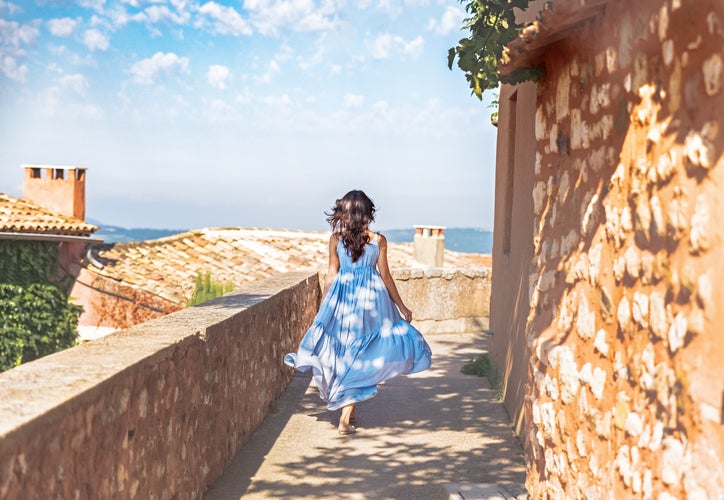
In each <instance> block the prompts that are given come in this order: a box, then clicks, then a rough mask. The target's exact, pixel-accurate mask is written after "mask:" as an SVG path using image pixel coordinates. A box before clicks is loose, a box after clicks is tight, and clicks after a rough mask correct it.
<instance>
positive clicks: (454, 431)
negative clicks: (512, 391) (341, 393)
mask: <svg viewBox="0 0 724 500" xmlns="http://www.w3.org/2000/svg"><path fill="white" fill-rule="evenodd" d="M426 339H427V340H428V342H429V343H430V346H431V348H432V351H433V366H432V368H431V369H429V370H427V371H425V372H422V373H418V374H415V375H411V376H408V377H398V378H396V379H393V380H391V381H389V382H387V383H385V384H382V385H380V387H379V393H378V394H377V396H376V397H374V398H372V399H371V400H369V401H366V402H363V403H362V404H360V405H359V406H358V425H357V428H358V432H357V433H356V434H353V435H350V436H340V435H338V434H337V432H336V424H337V420H338V418H339V411H335V412H330V411H327V410H326V408H325V406H324V404H323V402H322V401H321V400H320V399H319V396H318V394H317V391H316V389H315V388H314V386H313V384H311V385H310V377H308V376H305V375H301V374H297V375H296V376H295V377H294V379H293V380H292V382H291V384H290V385H289V388H288V389H287V391H286V392H285V394H284V395H283V396H282V397H281V398H280V400H279V402H278V405H277V407H276V409H275V410H274V411H273V412H272V413H271V414H270V415H269V416H268V417H267V418H266V420H265V421H264V424H263V425H262V426H261V427H260V428H259V429H258V430H257V431H256V432H255V433H254V435H253V436H252V438H251V440H250V441H249V442H248V443H247V444H246V445H245V446H244V448H243V449H242V450H241V452H240V453H239V454H238V455H237V456H236V457H235V459H234V461H233V463H232V464H231V466H230V467H229V469H228V470H227V472H226V473H225V475H224V476H223V477H221V478H220V479H219V480H218V481H217V482H216V483H215V484H213V485H212V486H211V487H210V488H209V489H208V491H207V492H206V494H205V495H204V499H205V500H230V499H238V498H244V499H262V498H294V499H303V498H310V499H312V498H314V499H320V498H345V499H378V498H379V499H387V498H391V499H425V500H434V499H448V498H458V499H468V500H469V499H472V498H485V499H491V500H492V499H493V498H501V499H503V498H511V497H512V495H511V496H509V497H506V496H504V495H505V493H513V495H517V494H519V493H521V492H522V493H524V490H523V489H522V485H523V483H524V481H525V464H524V458H523V450H522V448H521V446H520V443H519V441H518V439H517V438H516V437H515V435H514V433H513V430H512V428H511V425H510V421H509V419H508V416H507V414H506V412H505V410H504V408H503V406H502V404H500V403H499V402H498V401H497V400H496V399H495V395H494V393H493V391H492V390H491V389H490V386H489V385H488V381H487V379H484V378H479V377H475V376H469V375H463V374H461V373H460V367H461V366H462V365H463V364H464V363H465V362H466V361H468V360H469V359H472V358H474V357H475V356H477V355H478V354H480V353H481V352H484V351H485V350H486V340H487V338H486V336H485V335H484V334H445V335H442V334H441V335H428V336H426ZM491 483H492V484H491ZM501 487H502V488H501Z"/></svg>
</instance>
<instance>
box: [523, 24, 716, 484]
mask: <svg viewBox="0 0 724 500" xmlns="http://www.w3.org/2000/svg"><path fill="white" fill-rule="evenodd" d="M670 15H671V16H673V14H670ZM676 18H677V19H676V21H674V20H673V19H671V20H670V21H669V22H670V24H671V26H670V27H669V32H670V33H672V32H676V33H683V32H685V31H686V30H690V29H691V26H690V24H687V25H686V27H685V26H684V24H686V22H687V21H686V20H685V19H687V18H688V14H682V13H681V11H679V12H678V13H677V16H676ZM629 22H630V19H629ZM630 28H631V26H630V25H629V29H630ZM621 29H622V30H623V28H621ZM677 29H680V31H676V30H677ZM622 36H623V35H622ZM693 38H695V37H693ZM693 38H692V39H693ZM700 39H701V37H700ZM717 40H718V44H719V45H717V47H720V43H721V39H719V38H717ZM573 43H575V42H574V41H571V40H568V41H563V42H561V43H560V49H558V48H557V50H556V51H555V53H553V52H552V51H549V53H548V54H547V57H546V65H547V66H546V69H547V74H548V75H549V78H548V79H547V80H545V81H543V82H542V83H541V85H540V88H539V103H538V109H539V115H538V116H537V117H536V120H537V121H538V120H542V122H543V123H542V126H541V129H545V130H554V131H557V132H556V133H557V136H556V137H552V138H550V140H549V139H548V138H544V137H538V141H539V148H540V149H541V150H544V151H543V156H542V164H541V171H540V174H539V175H537V179H536V180H537V184H536V186H535V189H534V193H533V198H534V205H535V206H534V210H535V213H536V216H537V217H538V219H536V227H535V231H536V232H535V238H534V242H535V243H534V245H535V247H534V260H533V262H534V264H533V266H534V267H533V268H534V270H535V274H534V278H535V288H534V295H533V298H532V301H531V304H532V308H533V309H532V310H531V315H530V317H529V324H528V331H529V337H528V341H529V345H530V346H531V347H532V349H533V363H532V364H531V366H532V372H531V374H530V377H529V380H530V382H531V388H530V390H529V394H530V395H531V397H530V398H528V399H527V401H526V420H527V421H528V422H530V423H531V424H530V425H532V429H530V433H529V435H527V436H526V440H527V445H528V448H529V454H528V457H529V460H530V462H531V467H530V470H529V478H528V481H529V486H530V485H532V486H533V488H531V492H532V493H533V494H534V495H536V494H542V492H543V491H544V489H546V488H547V491H548V492H549V493H550V492H555V491H560V488H561V486H560V485H561V484H563V485H566V484H567V485H569V486H570V485H580V484H588V485H589V486H590V488H592V489H595V491H598V492H599V493H600V492H601V491H603V490H606V491H610V492H613V494H614V495H615V496H619V495H625V494H630V490H628V489H627V488H628V486H627V485H626V484H624V483H626V482H627V481H628V483H627V484H628V485H630V484H631V481H632V477H636V476H635V474H638V480H639V481H640V480H641V477H642V474H643V475H644V477H645V476H646V474H652V471H653V486H651V487H652V488H653V491H654V492H655V493H657V492H662V491H666V490H667V489H668V491H670V492H673V493H677V494H680V493H683V489H682V488H683V486H682V481H683V479H682V475H683V474H684V471H683V469H677V470H675V471H673V472H671V474H673V475H672V476H667V473H668V472H669V470H668V469H667V468H666V465H665V464H663V460H664V459H663V458H662V453H661V449H659V447H660V446H661V440H662V435H663V441H664V444H663V448H664V454H663V455H666V453H668V452H669V450H681V453H680V455H681V456H678V455H677V457H676V458H671V457H669V458H667V459H666V460H674V459H676V460H678V459H679V458H680V459H681V460H682V463H683V460H684V451H683V450H684V449H685V448H687V447H688V449H687V452H686V453H687V456H688V457H689V458H687V460H692V462H691V463H696V464H697V466H696V467H693V468H691V470H688V471H687V472H686V477H687V479H688V480H690V481H691V482H690V483H689V485H692V484H693V485H697V484H699V485H705V489H706V491H709V492H713V491H720V488H721V485H722V481H724V478H722V475H721V469H720V461H719V460H715V461H714V462H715V463H714V462H712V460H711V458H710V459H709V460H706V459H705V458H704V457H706V456H708V457H716V456H718V457H719V459H721V458H722V456H723V455H722V454H723V453H724V435H723V434H722V432H721V428H720V427H718V426H717V425H716V424H718V422H713V421H709V422H707V419H706V418H703V415H702V412H701V409H700V408H702V406H701V405H702V404H704V405H711V406H712V407H713V408H719V405H721V399H722V396H721V394H720V393H719V391H721V359H724V347H723V346H722V344H721V342H717V340H716V338H714V337H713V336H705V335H703V334H704V333H705V332H707V331H716V330H717V329H716V328H715V327H714V326H713V325H716V324H721V321H722V320H724V317H722V314H721V313H720V312H719V311H717V310H715V309H714V304H713V300H712V299H713V297H714V296H716V293H713V292H712V284H713V283H721V282H722V276H723V274H724V268H723V267H722V264H721V262H719V260H720V257H719V256H717V255H714V252H711V251H710V250H712V249H713V248H714V245H718V244H720V241H719V235H717V234H716V233H715V229H714V228H716V227H720V226H721V222H720V221H721V219H720V214H721V211H720V210H719V212H718V213H717V211H716V210H717V199H718V198H719V197H720V196H721V194H720V187H717V186H721V182H722V180H723V179H722V172H720V171H717V170H716V167H717V166H718V169H719V170H722V169H723V168H724V165H722V149H723V147H722V146H723V144H724V141H723V140H722V136H723V135H724V134H722V130H724V129H722V125H720V124H719V119H718V114H717V113H718V111H720V110H721V109H724V97H723V95H722V92H721V91H720V89H719V86H720V85H721V78H720V73H721V66H722V64H721V63H722V58H721V55H719V54H718V53H717V54H714V55H713V56H711V57H709V56H708V54H710V52H705V53H701V52H700V53H698V54H697V60H696V61H694V60H693V59H694V57H693V56H689V58H688V66H687V65H682V63H681V62H680V59H679V56H678V55H676V54H672V55H671V56H670V57H671V59H672V60H670V61H668V62H666V61H662V60H661V58H660V57H659V56H656V57H653V56H651V55H650V54H646V53H640V54H638V55H636V54H635V53H633V54H628V55H626V54H624V53H623V52H621V53H620V54H619V59H618V64H619V66H618V72H614V73H613V74H609V73H608V72H606V71H604V72H602V73H601V74H600V75H599V76H598V78H597V77H596V76H594V75H593V74H591V73H587V72H586V70H585V67H583V68H581V70H580V71H579V72H578V73H576V74H575V75H576V76H571V75H574V73H573V72H572V71H570V73H569V68H570V66H571V61H573V62H574V64H583V61H581V50H580V49H579V48H575V47H573V46H572V44H573ZM637 43H638V42H637ZM641 43H643V42H641ZM677 43H678V42H677ZM710 43H711V42H710ZM664 45H665V44H664ZM557 47H558V46H557ZM657 47H658V46H657ZM664 49H665V50H666V47H664ZM624 56H626V57H631V58H633V59H634V61H633V64H632V65H630V66H628V67H627V65H626V61H625V60H624ZM712 60H713V62H712ZM672 61H673V62H672ZM717 61H718V62H717ZM586 64H588V65H590V63H586ZM708 64H709V65H711V64H714V65H718V68H719V69H718V70H717V72H718V73H717V76H716V82H715V83H707V82H706V81H702V75H703V76H704V80H707V65H708ZM576 67H577V68H579V66H576ZM632 67H633V70H632ZM577 71H578V70H577ZM627 71H632V72H631V73H629V74H628V75H626V74H625V73H626V72H627ZM558 75H564V76H565V78H566V79H564V78H563V76H561V78H560V79H559V78H558ZM652 75H656V77H657V78H656V80H654V79H653V78H652ZM567 78H571V82H570V85H569V86H568V88H569V89H570V95H566V100H568V99H570V106H568V102H566V106H567V107H569V108H570V110H571V111H570V115H569V118H567V119H561V116H565V115H564V113H561V112H560V110H558V116H556V106H557V105H558V104H559V103H560V100H561V92H562V90H561V82H562V81H563V80H565V83H566V84H568V83H569V82H568V80H567ZM627 78H628V80H627ZM578 79H580V83H581V85H580V86H579V85H578V83H579V82H578ZM586 79H588V80H586ZM584 80H586V81H585V86H584ZM618 82H621V83H618ZM624 82H627V83H624ZM626 85H630V88H631V89H632V91H631V92H628V91H627V90H626V88H625V86H626ZM711 85H716V86H717V88H716V89H714V88H711ZM584 89H592V90H591V91H590V94H585V92H584ZM566 92H568V91H567V90H566ZM586 92H587V91H586ZM597 93H600V94H597ZM584 95H588V96H590V99H591V101H595V102H590V103H589V104H590V105H589V106H586V105H585V104H581V103H582V102H583V103H586V102H587V101H585V100H583V101H582V99H583V97H584ZM594 104H595V105H596V109H595V110H594ZM598 106H600V107H601V108H600V110H599V109H598ZM546 109H547V110H548V111H547V112H546V111H545V110H546ZM551 110H552V111H551ZM593 111H595V113H594V112H593ZM599 111H600V112H601V113H602V115H600V114H599V115H597V116H596V113H598V112H599ZM546 113H548V114H547V115H546ZM566 114H568V111H567V110H566ZM546 119H548V120H550V123H548V124H547V125H546V123H545V120H546ZM536 128H537V129H538V123H537V124H536ZM582 131H585V134H586V135H585V136H584V135H583V134H584V132H582ZM589 141H590V144H589ZM717 221H719V222H717ZM710 380H716V381H717V384H718V385H717V386H712V384H710V383H708V382H706V381H710ZM716 387H718V388H719V389H717V388H716ZM582 419H586V421H588V422H589V425H586V426H583V427H581V426H580V425H579V422H581V421H582ZM561 422H563V424H561ZM558 428H559V431H554V430H555V429H558ZM707 429H708V431H707ZM702 432H704V435H708V436H711V438H710V439H709V438H707V439H708V442H706V443H704V442H701V441H700V439H701V438H699V436H700V435H701V433H702ZM657 433H658V434H657ZM646 436H648V437H646ZM657 436H658V437H657ZM576 438H577V439H578V442H579V443H582V444H579V445H578V452H579V455H585V456H587V457H592V456H593V457H598V458H597V460H598V463H599V464H600V465H601V468H602V469H605V470H606V472H604V470H601V471H599V477H604V476H605V477H611V478H612V479H611V480H607V481H604V482H600V481H597V480H596V479H595V474H593V475H590V477H588V478H583V477H582V476H586V475H589V470H588V466H587V465H586V466H585V467H583V466H581V473H580V475H579V473H578V472H577V471H576V467H572V465H573V464H575V463H577V461H578V460H581V458H580V456H578V455H577V454H575V453H569V452H567V451H566V446H565V440H567V439H576ZM640 440H643V441H640ZM697 441H699V442H697ZM641 443H644V444H643V445H642V444H641ZM581 446H583V449H581ZM633 447H636V450H637V454H636V457H634V456H633V451H630V450H632V448H633ZM569 449H570V448H569ZM581 450H583V451H581ZM554 454H555V456H556V457H558V454H562V456H563V460H565V461H566V464H571V467H568V466H565V467H557V466H556V465H555V464H554V461H553V460H552V456H553V455H554ZM697 455H698V456H697ZM614 457H617V458H616V460H615V461H614ZM556 460H558V459H556ZM583 460H585V461H586V463H588V460H589V458H585V459H583ZM632 460H635V461H636V462H637V468H638V472H630V474H631V475H629V476H628V479H626V477H625V474H629V472H624V471H623V469H620V461H626V463H631V461H632ZM556 463H557V462H556ZM687 463H689V462H687ZM662 464H663V465H662ZM662 467H663V469H662ZM616 469H619V470H620V474H621V475H622V476H621V477H619V474H618V473H615V472H614V471H615V470H616ZM647 471H648V472H647ZM661 476H664V477H663V478H662V477H661ZM614 477H615V479H613V478H614ZM621 478H623V482H621V481H620V479H621ZM672 478H674V479H673V481H672ZM662 480H663V481H664V482H665V484H666V485H668V486H666V485H664V484H663V483H662V482H661V481H662ZM649 481H652V479H651V476H649ZM639 487H640V485H639ZM556 488H558V489H556ZM572 488H573V487H572ZM601 488H603V490H602V489H601ZM717 488H718V489H717ZM570 491H573V490H570ZM687 492H688V490H687Z"/></svg>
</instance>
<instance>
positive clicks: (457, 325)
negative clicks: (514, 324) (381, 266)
mask: <svg viewBox="0 0 724 500" xmlns="http://www.w3.org/2000/svg"><path fill="white" fill-rule="evenodd" d="M393 278H394V279H395V284H396V286H397V289H398V291H399V292H400V297H401V298H402V300H403V301H404V302H405V305H406V306H407V307H409V308H410V309H411V310H412V324H413V325H414V326H415V327H416V328H417V329H419V330H420V331H421V332H422V333H424V334H427V333H464V332H479V331H481V330H487V329H488V320H489V317H490V270H489V269H487V268H463V269H446V268H429V269H400V270H396V271H394V272H393Z"/></svg>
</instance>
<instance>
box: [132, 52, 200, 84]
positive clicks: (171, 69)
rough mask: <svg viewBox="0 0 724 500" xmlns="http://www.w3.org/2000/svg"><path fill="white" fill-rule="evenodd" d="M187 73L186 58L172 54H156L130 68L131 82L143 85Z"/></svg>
mask: <svg viewBox="0 0 724 500" xmlns="http://www.w3.org/2000/svg"><path fill="white" fill-rule="evenodd" d="M188 72H189V59H188V57H179V56H177V55H176V54H174V53H173V52H167V53H164V52H156V53H155V54H154V55H153V56H152V57H150V58H148V59H143V60H141V61H138V62H137V63H135V64H134V65H133V66H132V67H131V74H132V75H133V81H134V82H136V83H140V84H143V85H150V84H153V83H155V82H156V80H157V79H158V78H159V77H161V76H169V75H174V74H188Z"/></svg>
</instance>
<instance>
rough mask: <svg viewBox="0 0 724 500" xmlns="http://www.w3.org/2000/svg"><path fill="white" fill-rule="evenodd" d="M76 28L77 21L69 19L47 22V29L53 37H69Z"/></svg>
mask: <svg viewBox="0 0 724 500" xmlns="http://www.w3.org/2000/svg"><path fill="white" fill-rule="evenodd" d="M76 26H78V21H76V20H75V19H71V18H70V17H61V18H59V19H50V20H48V29H49V30H50V33H52V34H53V35H55V36H70V35H72V34H73V31H74V30H75V27H76Z"/></svg>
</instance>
